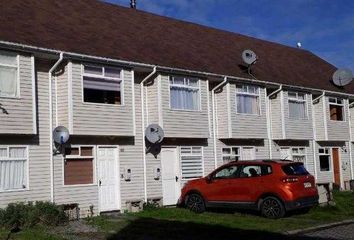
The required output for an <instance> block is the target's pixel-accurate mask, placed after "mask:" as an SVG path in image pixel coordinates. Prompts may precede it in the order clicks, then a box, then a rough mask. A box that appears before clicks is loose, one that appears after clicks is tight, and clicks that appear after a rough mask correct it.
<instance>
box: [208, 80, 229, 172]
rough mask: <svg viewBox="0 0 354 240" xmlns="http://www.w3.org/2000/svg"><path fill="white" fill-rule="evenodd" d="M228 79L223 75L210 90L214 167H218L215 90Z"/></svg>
mask: <svg viewBox="0 0 354 240" xmlns="http://www.w3.org/2000/svg"><path fill="white" fill-rule="evenodd" d="M227 81H228V79H227V77H226V76H225V77H224V80H223V81H222V82H221V83H219V84H218V85H217V86H215V87H214V88H213V89H212V90H211V101H212V110H213V111H212V112H213V142H214V168H215V169H216V168H217V167H218V159H217V153H216V151H217V148H216V109H215V91H216V90H217V89H219V88H220V87H221V86H223V85H224V84H226V83H227Z"/></svg>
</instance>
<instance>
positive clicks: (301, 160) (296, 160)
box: [293, 155, 306, 163]
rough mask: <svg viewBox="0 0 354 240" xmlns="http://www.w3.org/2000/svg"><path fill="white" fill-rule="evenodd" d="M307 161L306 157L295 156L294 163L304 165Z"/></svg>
mask: <svg viewBox="0 0 354 240" xmlns="http://www.w3.org/2000/svg"><path fill="white" fill-rule="evenodd" d="M305 160H306V157H305V156H300V155H296V156H293V161H294V162H302V163H304V162H305Z"/></svg>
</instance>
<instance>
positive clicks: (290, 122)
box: [283, 91, 313, 140]
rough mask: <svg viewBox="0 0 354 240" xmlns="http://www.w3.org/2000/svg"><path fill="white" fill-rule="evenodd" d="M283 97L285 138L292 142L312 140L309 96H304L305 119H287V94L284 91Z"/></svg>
mask: <svg viewBox="0 0 354 240" xmlns="http://www.w3.org/2000/svg"><path fill="white" fill-rule="evenodd" d="M283 96H284V120H285V121H284V124H285V136H286V138H287V139H293V140H305V139H313V129H312V108H311V96H310V95H309V94H306V95H305V98H306V111H307V117H306V118H305V119H291V118H290V117H289V101H288V92H287V91H284V95H283Z"/></svg>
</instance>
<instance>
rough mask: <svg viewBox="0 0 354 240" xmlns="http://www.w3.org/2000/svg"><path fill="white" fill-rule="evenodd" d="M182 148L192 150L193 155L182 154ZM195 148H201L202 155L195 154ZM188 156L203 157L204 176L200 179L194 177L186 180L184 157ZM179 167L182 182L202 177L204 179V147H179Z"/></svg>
mask: <svg viewBox="0 0 354 240" xmlns="http://www.w3.org/2000/svg"><path fill="white" fill-rule="evenodd" d="M182 148H190V152H191V153H182ZM193 148H200V151H201V153H200V154H193ZM183 156H187V157H201V166H202V174H201V176H199V177H194V178H184V177H183V171H182V157H183ZM179 167H180V176H181V180H182V181H190V180H193V179H198V178H201V177H204V148H203V147H202V146H180V147H179Z"/></svg>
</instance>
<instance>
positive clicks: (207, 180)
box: [205, 175, 213, 183]
mask: <svg viewBox="0 0 354 240" xmlns="http://www.w3.org/2000/svg"><path fill="white" fill-rule="evenodd" d="M205 180H206V182H207V183H211V182H212V181H213V177H212V176H210V175H209V176H207V177H206V178H205Z"/></svg>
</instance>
